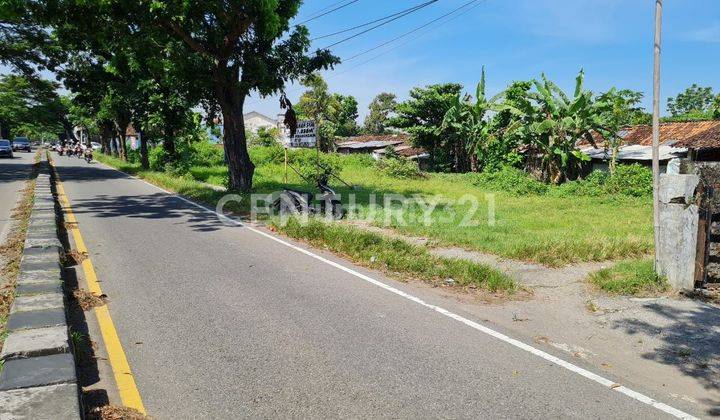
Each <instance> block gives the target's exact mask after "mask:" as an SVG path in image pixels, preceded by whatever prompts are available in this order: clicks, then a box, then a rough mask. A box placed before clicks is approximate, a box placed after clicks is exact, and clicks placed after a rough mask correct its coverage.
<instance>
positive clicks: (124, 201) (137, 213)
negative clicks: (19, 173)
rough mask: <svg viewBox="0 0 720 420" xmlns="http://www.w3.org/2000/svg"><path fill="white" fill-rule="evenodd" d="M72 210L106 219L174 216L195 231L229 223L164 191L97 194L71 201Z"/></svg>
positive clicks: (217, 227) (205, 230) (212, 228)
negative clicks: (142, 193) (118, 194)
mask: <svg viewBox="0 0 720 420" xmlns="http://www.w3.org/2000/svg"><path fill="white" fill-rule="evenodd" d="M73 212H74V213H90V214H93V215H94V216H97V217H107V218H111V217H130V218H140V219H178V220H182V222H183V223H187V224H189V225H190V226H191V228H192V229H193V230H195V231H199V232H212V231H215V230H218V229H221V228H222V227H225V226H230V225H228V224H225V223H223V222H222V221H221V220H220V218H218V217H217V216H215V215H213V214H212V213H210V212H209V211H207V210H203V209H201V208H199V207H195V206H193V205H190V204H189V203H185V202H183V201H182V200H181V199H180V198H178V197H176V196H172V195H167V194H165V193H155V194H146V195H132V196H131V195H120V196H117V195H112V196H111V195H104V194H103V195H97V196H95V197H93V198H92V199H80V200H74V201H73Z"/></svg>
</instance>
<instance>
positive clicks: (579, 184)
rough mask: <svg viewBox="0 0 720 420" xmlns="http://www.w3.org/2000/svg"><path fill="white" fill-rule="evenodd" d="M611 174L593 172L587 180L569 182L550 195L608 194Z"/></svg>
mask: <svg viewBox="0 0 720 420" xmlns="http://www.w3.org/2000/svg"><path fill="white" fill-rule="evenodd" d="M609 177H610V174H609V173H607V172H603V171H593V172H591V173H590V175H588V177H587V178H585V179H579V180H577V181H569V182H566V183H564V184H560V185H558V186H556V187H554V188H551V189H550V190H549V195H552V196H555V197H570V196H592V197H597V196H601V195H604V194H606V191H605V185H606V183H607V180H608V178H609Z"/></svg>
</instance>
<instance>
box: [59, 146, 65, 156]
mask: <svg viewBox="0 0 720 420" xmlns="http://www.w3.org/2000/svg"><path fill="white" fill-rule="evenodd" d="M57 152H58V155H59V156H63V155H64V154H65V148H64V147H62V146H61V147H60V148H58V151H57Z"/></svg>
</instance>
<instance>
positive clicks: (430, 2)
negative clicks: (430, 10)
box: [322, 0, 439, 50]
mask: <svg viewBox="0 0 720 420" xmlns="http://www.w3.org/2000/svg"><path fill="white" fill-rule="evenodd" d="M438 1H439V0H430V1H427V2H425V3H423V4H421V5H419V6H417V7H416V8H414V9H413V10H412V11H409V12H406V13H404V14H402V15H400V16H395V17H394V18H392V19H390V20H386V21H385V22H382V23H379V24H377V25H375V26H371V27H370V28H368V29H365V30H364V31H360V32H358V33H356V34H353V35H350V36H349V37H347V38H343V39H341V40H340V41H337V42H335V43H333V44H330V45H328V46H327V47H325V48H322V49H323V50H326V49H329V48H332V47H334V46H336V45H339V44H342V43H343V42H346V41H349V40H351V39H353V38H357V37H359V36H360V35H363V34H366V33H368V32H370V31H372V30H374V29H377V28H379V27H381V26H385V25H387V24H388V23H390V22H394V21H396V20H398V19H400V18H402V17H405V16H407V15H409V14H411V13H414V12H417V11H418V10H420V9H424V8H425V7H427V6H429V5H431V4H433V3H437V2H438Z"/></svg>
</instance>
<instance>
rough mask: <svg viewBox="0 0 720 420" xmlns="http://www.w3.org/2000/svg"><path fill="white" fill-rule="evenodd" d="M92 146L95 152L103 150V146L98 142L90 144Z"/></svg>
mask: <svg viewBox="0 0 720 420" xmlns="http://www.w3.org/2000/svg"><path fill="white" fill-rule="evenodd" d="M90 146H91V147H92V149H93V150H100V149H102V145H101V144H100V143H98V142H95V141H92V142H90Z"/></svg>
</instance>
